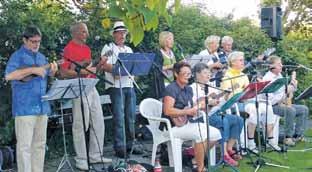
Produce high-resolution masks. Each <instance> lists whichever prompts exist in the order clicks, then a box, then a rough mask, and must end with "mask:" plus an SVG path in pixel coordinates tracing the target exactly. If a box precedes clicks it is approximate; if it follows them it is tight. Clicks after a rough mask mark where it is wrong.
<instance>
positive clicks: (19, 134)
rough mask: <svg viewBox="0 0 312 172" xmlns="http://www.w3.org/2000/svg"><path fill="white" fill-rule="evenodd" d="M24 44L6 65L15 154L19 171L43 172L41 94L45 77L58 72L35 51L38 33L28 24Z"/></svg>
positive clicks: (46, 104)
mask: <svg viewBox="0 0 312 172" xmlns="http://www.w3.org/2000/svg"><path fill="white" fill-rule="evenodd" d="M23 42H24V44H23V45H22V46H21V48H20V49H18V50H17V51H15V52H14V53H13V54H12V55H11V57H10V59H9V61H8V63H7V66H6V70H5V79H6V80H7V81H12V82H11V86H12V101H13V102H12V112H13V117H14V118H15V133H16V139H17V145H16V156H17V167H18V171H19V172H43V165H44V156H45V144H46V129H47V120H48V117H47V115H48V114H49V113H50V111H51V109H50V105H49V102H48V101H43V100H42V99H41V97H42V96H43V95H44V94H45V93H46V91H47V77H48V75H50V76H52V75H54V74H55V72H56V71H57V65H56V64H55V63H51V64H48V62H47V59H46V57H45V56H44V55H43V54H41V53H40V52H39V51H38V50H39V47H40V42H41V32H40V30H39V29H38V28H37V27H36V26H29V27H27V28H26V30H25V32H24V33H23Z"/></svg>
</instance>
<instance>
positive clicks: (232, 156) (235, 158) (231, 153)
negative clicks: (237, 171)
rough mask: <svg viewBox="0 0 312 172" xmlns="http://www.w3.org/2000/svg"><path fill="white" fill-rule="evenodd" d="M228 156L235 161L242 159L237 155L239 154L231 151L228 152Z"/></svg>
mask: <svg viewBox="0 0 312 172" xmlns="http://www.w3.org/2000/svg"><path fill="white" fill-rule="evenodd" d="M228 154H229V155H230V156H231V158H233V159H234V160H235V161H238V160H241V159H243V157H242V156H241V155H240V154H239V152H235V151H233V150H228Z"/></svg>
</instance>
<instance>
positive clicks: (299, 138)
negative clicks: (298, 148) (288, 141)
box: [293, 136, 305, 142]
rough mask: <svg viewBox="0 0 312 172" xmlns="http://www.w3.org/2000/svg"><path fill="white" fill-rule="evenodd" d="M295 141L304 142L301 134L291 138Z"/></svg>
mask: <svg viewBox="0 0 312 172" xmlns="http://www.w3.org/2000/svg"><path fill="white" fill-rule="evenodd" d="M293 140H294V141H295V142H304V140H305V139H304V137H303V136H297V137H295V138H294V139H293Z"/></svg>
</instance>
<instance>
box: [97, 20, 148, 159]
mask: <svg viewBox="0 0 312 172" xmlns="http://www.w3.org/2000/svg"><path fill="white" fill-rule="evenodd" d="M127 33H128V30H127V28H126V26H125V24H124V23H123V22H122V21H117V22H115V23H114V27H113V30H112V31H111V35H112V36H113V38H114V42H112V43H109V44H107V45H105V46H104V48H103V49H102V52H101V55H102V56H103V55H104V54H109V53H107V52H108V51H112V52H113V53H112V55H111V56H108V57H107V58H106V59H105V60H104V61H105V64H104V65H103V70H104V71H105V72H106V79H107V80H109V81H111V82H112V83H113V85H109V84H106V87H105V88H106V89H108V93H109V95H110V98H111V101H112V110H113V115H114V120H113V121H114V150H115V155H116V156H117V157H119V158H125V157H126V154H125V151H128V152H129V151H130V150H131V149H132V146H133V145H132V144H133V141H134V136H135V107H136V95H135V91H134V88H133V83H132V80H131V79H130V78H129V76H121V77H119V76H118V75H117V76H116V75H113V73H112V69H113V65H115V64H116V62H117V58H118V54H119V53H133V51H132V49H131V48H130V47H128V46H126V45H125V41H126V36H127ZM132 79H133V76H132ZM120 86H121V88H122V95H121V92H120ZM122 98H123V99H122ZM123 127H125V133H126V134H125V135H126V136H124V135H123ZM124 137H126V145H125V143H124ZM124 147H126V149H127V150H124ZM132 153H142V151H141V150H138V149H133V152H132Z"/></svg>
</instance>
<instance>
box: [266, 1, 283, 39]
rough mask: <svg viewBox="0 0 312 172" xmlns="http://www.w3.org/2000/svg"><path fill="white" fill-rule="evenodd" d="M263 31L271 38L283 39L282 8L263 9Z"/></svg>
mask: <svg viewBox="0 0 312 172" xmlns="http://www.w3.org/2000/svg"><path fill="white" fill-rule="evenodd" d="M261 29H262V30H264V31H265V32H266V33H267V34H268V35H269V36H270V37H271V38H274V39H282V34H283V33H282V9H281V7H266V8H261Z"/></svg>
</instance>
